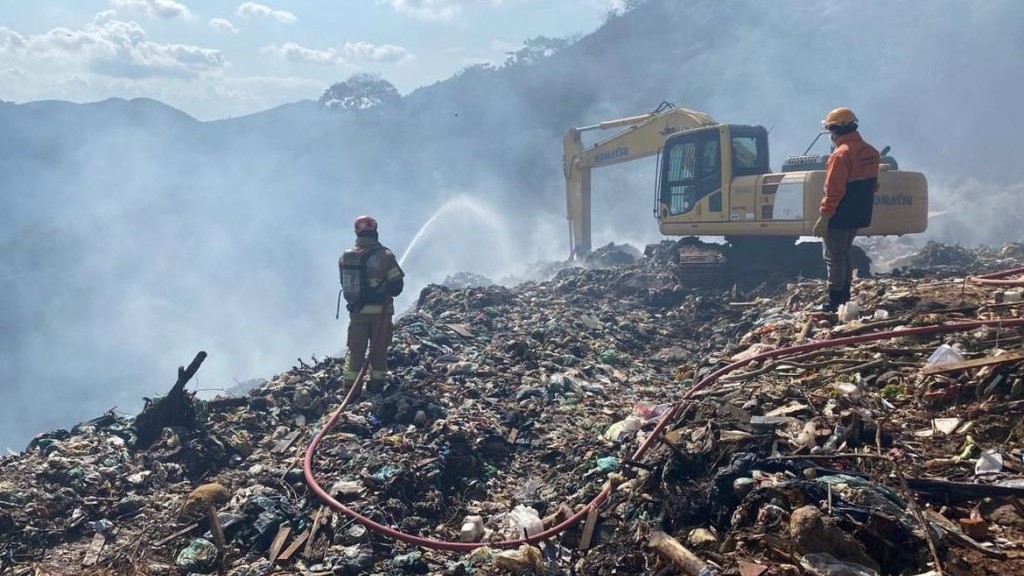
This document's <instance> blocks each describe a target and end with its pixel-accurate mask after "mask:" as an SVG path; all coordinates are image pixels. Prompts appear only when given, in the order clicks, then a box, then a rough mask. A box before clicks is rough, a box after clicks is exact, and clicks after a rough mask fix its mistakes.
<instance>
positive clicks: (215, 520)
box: [206, 505, 227, 554]
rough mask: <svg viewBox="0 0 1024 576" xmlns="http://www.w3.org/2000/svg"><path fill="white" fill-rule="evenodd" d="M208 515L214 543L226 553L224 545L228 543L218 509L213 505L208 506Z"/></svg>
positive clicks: (218, 549) (220, 550) (219, 550)
mask: <svg viewBox="0 0 1024 576" xmlns="http://www.w3.org/2000/svg"><path fill="white" fill-rule="evenodd" d="M206 517H207V519H209V521H210V534H212V535H213V545H214V546H216V547H217V551H218V552H220V553H221V554H223V553H224V545H225V544H226V543H227V542H226V541H225V540H224V528H222V527H221V525H220V518H219V517H218V516H217V509H216V508H214V507H213V506H212V505H211V506H208V507H207V508H206Z"/></svg>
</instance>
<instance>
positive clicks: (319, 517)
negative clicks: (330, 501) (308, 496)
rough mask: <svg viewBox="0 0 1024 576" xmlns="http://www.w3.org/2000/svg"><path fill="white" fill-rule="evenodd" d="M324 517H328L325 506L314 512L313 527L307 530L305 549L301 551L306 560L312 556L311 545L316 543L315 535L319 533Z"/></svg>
mask: <svg viewBox="0 0 1024 576" xmlns="http://www.w3.org/2000/svg"><path fill="white" fill-rule="evenodd" d="M325 517H330V513H329V512H328V509H327V507H326V506H321V507H320V508H319V509H318V510H317V511H316V516H315V517H314V518H313V526H312V527H311V528H310V529H309V538H308V539H307V540H306V547H305V548H304V549H303V550H302V555H303V556H305V557H306V558H309V557H310V556H311V555H312V554H313V543H314V542H315V541H316V536H317V533H318V532H319V531H320V524H321V523H322V522H323V521H324V518H325ZM289 556H290V554H289Z"/></svg>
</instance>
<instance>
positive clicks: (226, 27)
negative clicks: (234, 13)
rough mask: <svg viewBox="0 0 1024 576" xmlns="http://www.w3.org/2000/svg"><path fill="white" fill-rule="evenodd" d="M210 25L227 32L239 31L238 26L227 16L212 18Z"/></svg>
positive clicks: (235, 32)
mask: <svg viewBox="0 0 1024 576" xmlns="http://www.w3.org/2000/svg"><path fill="white" fill-rule="evenodd" d="M209 26H210V28H213V29H214V30H216V31H218V32H227V33H228V34H238V32H239V30H238V27H237V26H235V25H234V24H232V23H231V20H228V19H227V18H210V22H209Z"/></svg>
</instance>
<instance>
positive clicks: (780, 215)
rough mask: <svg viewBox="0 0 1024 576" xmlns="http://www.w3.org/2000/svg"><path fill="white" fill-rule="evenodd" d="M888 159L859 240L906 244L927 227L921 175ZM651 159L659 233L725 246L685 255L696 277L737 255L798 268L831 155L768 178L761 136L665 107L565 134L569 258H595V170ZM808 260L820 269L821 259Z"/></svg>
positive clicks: (789, 163)
mask: <svg viewBox="0 0 1024 576" xmlns="http://www.w3.org/2000/svg"><path fill="white" fill-rule="evenodd" d="M616 128H624V129H623V130H620V131H619V132H617V133H615V134H614V135H612V136H611V137H609V138H606V139H604V140H602V141H600V142H597V143H596V144H593V145H590V146H585V145H584V144H583V140H582V134H583V133H584V132H588V131H593V130H611V129H616ZM819 136H820V134H819ZM815 141H817V138H816V139H815ZM813 146H814V142H812V143H811V146H809V147H808V150H810V149H811V148H812V147H813ZM888 151H889V147H886V148H884V149H883V150H882V164H881V170H880V172H879V175H878V184H879V188H878V190H877V192H876V193H875V198H874V203H875V208H874V213H873V217H872V221H871V225H870V226H869V227H867V228H863V229H861V230H860V231H859V232H858V235H863V236H879V235H903V234H911V233H917V232H923V231H924V230H925V228H926V227H927V225H928V220H927V215H928V184H927V181H926V179H925V177H924V175H923V174H921V173H920V172H907V171H903V170H900V169H899V166H898V164H897V163H896V161H895V159H893V158H892V157H891V156H888ZM655 154H658V155H660V158H659V162H658V178H657V198H656V204H655V206H656V207H655V217H656V218H657V220H658V226H659V229H660V230H661V233H662V234H665V235H669V236H724V237H725V239H726V242H727V244H728V246H726V247H725V248H724V249H723V250H722V251H720V252H724V251H725V250H731V252H729V254H728V256H726V255H724V253H723V254H719V255H715V254H710V255H709V254H707V253H706V251H705V252H701V251H699V250H696V251H691V256H690V257H691V259H692V260H693V262H692V263H693V264H694V265H695V266H696V267H699V266H701V265H704V266H712V267H713V266H714V265H716V264H722V263H724V262H725V260H726V258H730V259H731V258H735V257H737V255H739V256H742V257H743V259H744V260H746V261H748V262H756V263H760V264H770V263H772V262H774V263H776V264H778V263H783V264H784V263H785V261H786V260H787V259H789V260H794V261H796V260H801V258H800V257H797V256H793V254H795V251H794V250H793V247H794V246H795V245H796V240H797V239H798V238H799V237H800V236H809V235H811V230H812V228H813V226H814V222H815V221H816V220H817V218H818V213H819V211H818V205H819V203H820V201H821V197H822V194H823V191H824V184H825V171H824V170H825V163H826V161H827V160H828V155H827V154H807V151H805V152H804V155H802V156H795V157H792V158H789V159H788V160H786V161H785V162H784V163H783V165H782V171H781V172H780V173H774V174H773V173H771V168H770V167H769V165H768V131H767V130H765V128H764V127H762V126H749V125H740V124H721V123H719V122H716V121H715V120H714V119H712V118H711V117H710V116H708V115H707V114H704V113H702V112H697V111H695V110H689V109H686V108H682V107H677V106H674V105H672V104H670V103H668V102H663V103H662V104H661V105H660V106H658V108H657V109H655V110H654V111H653V112H650V113H648V114H643V115H640V116H632V117H629V118H621V119H618V120H610V121H607V122H601V123H600V124H595V125H593V126H584V127H580V128H571V129H569V131H568V132H567V133H566V135H565V139H564V157H563V169H564V172H565V184H566V190H565V192H566V204H567V209H568V218H569V227H570V258H581V257H583V256H584V255H586V254H587V253H588V252H590V250H591V216H590V212H591V190H590V186H591V172H592V171H593V169H594V168H600V167H603V166H610V165H612V164H619V163H622V162H629V161H631V160H637V159H639V158H644V157H649V156H653V155H655ZM801 246H803V245H801ZM803 253H804V254H806V253H807V252H806V251H804V252H803ZM686 258H687V256H686V255H685V254H684V255H683V260H684V261H685V260H686ZM709 258H710V259H711V260H713V261H714V262H711V261H709V260H708V259H709ZM766 258H768V260H766ZM803 260H806V258H803ZM814 260H815V262H817V263H818V264H819V265H820V261H821V257H820V252H816V257H815V258H814ZM769 261H770V262H769ZM683 263H684V264H685V262H683ZM783 267H785V266H783ZM808 275H813V274H808Z"/></svg>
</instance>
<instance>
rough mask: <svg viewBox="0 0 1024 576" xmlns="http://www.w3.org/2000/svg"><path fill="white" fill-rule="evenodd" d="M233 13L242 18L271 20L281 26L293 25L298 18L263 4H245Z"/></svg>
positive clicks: (240, 5)
mask: <svg viewBox="0 0 1024 576" xmlns="http://www.w3.org/2000/svg"><path fill="white" fill-rule="evenodd" d="M235 13H236V14H238V15H239V16H241V17H242V18H273V19H275V20H277V21H278V22H280V23H282V24H294V23H295V21H296V20H298V18H296V17H295V14H292V13H291V12H286V11H284V10H274V9H273V8H271V7H270V6H267V5H265V4H257V3H256V2H245V3H243V4H239V6H238V9H237V10H235Z"/></svg>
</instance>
